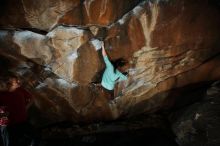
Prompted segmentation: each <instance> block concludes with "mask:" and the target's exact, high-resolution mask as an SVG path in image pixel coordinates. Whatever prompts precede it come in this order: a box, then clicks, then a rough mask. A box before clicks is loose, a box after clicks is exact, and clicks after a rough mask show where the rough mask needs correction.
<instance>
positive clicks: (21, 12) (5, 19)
mask: <svg viewBox="0 0 220 146" xmlns="http://www.w3.org/2000/svg"><path fill="white" fill-rule="evenodd" d="M140 1H141V0H85V1H80V0H40V1H34V0H31V1H30V0H19V1H17V0H8V1H6V0H3V1H2V2H1V3H2V5H1V8H2V9H1V12H2V13H1V14H2V15H1V16H0V26H1V27H4V28H8V27H9V28H11V27H13V28H37V29H41V30H46V31H47V30H51V29H52V28H54V27H55V26H57V25H60V24H65V25H94V24H95V25H109V24H111V23H113V22H114V21H116V20H117V19H118V18H120V17H121V16H122V15H124V14H125V13H127V12H128V11H129V10H131V9H132V8H133V7H134V6H135V5H137V4H138V3H139V2H140ZM15 4H16V6H14V5H15Z"/></svg>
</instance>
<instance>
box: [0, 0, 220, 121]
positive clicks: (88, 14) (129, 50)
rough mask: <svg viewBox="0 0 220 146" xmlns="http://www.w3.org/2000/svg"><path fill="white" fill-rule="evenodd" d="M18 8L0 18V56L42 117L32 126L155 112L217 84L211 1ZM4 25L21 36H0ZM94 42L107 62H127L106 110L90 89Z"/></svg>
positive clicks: (219, 72)
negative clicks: (181, 92)
mask: <svg viewBox="0 0 220 146" xmlns="http://www.w3.org/2000/svg"><path fill="white" fill-rule="evenodd" d="M11 3H13V1H12V0H11V1H7V2H6V1H5V2H4V4H5V6H8V7H5V9H4V12H7V11H12V8H11V7H10V6H11ZM18 5H20V6H22V8H21V7H19V9H18V8H16V7H14V10H18V13H16V15H14V14H11V13H9V14H10V15H9V16H8V19H5V17H6V16H3V15H1V17H0V26H1V28H2V29H1V31H0V49H1V50H0V51H1V56H4V58H6V60H7V59H8V62H9V63H8V66H7V70H11V71H14V72H17V73H19V74H20V75H21V76H22V77H23V78H24V80H25V82H26V83H27V84H26V87H27V88H29V89H30V90H31V91H33V93H34V94H35V95H36V107H35V109H34V108H33V112H34V111H39V112H40V113H41V112H42V114H38V115H39V116H35V117H34V119H35V120H34V121H38V120H39V119H40V121H47V122H45V123H51V122H57V121H63V120H72V121H75V122H79V121H84V122H89V121H96V120H110V119H115V118H118V117H120V116H125V115H126V116H132V115H135V114H139V113H142V112H152V111H157V110H159V109H161V108H163V106H165V104H164V103H165V102H166V101H167V99H168V97H169V96H170V95H171V94H172V92H173V91H175V89H180V88H182V87H185V86H188V85H193V84H197V83H201V84H202V83H203V82H206V81H211V80H216V79H219V78H220V68H219V67H218V64H219V62H220V56H219V52H220V48H219V47H220V43H219V41H218V40H219V38H220V33H219V32H220V28H219V26H220V19H219V18H220V11H219V5H218V3H217V2H216V1H208V0H202V1H200V2H196V1H192V0H183V1H169V0H168V1H163V0H161V1H153V2H149V1H143V2H140V3H139V1H130V0H129V1H119V0H117V1H111V0H104V1H99V0H88V1H87V0H86V1H83V2H80V1H77V0H75V1H68V0H59V1H44V2H41V3H36V2H35V1H25V0H24V1H21V2H19V3H18ZM107 7H108V9H107ZM195 10H196V11H195ZM73 16H74V17H73ZM12 17H16V18H17V19H18V18H20V19H19V21H12V20H14V19H15V18H14V19H11V18H12ZM20 20H22V21H20ZM207 20H208V21H207ZM21 22H23V23H21ZM9 26H10V28H11V27H15V28H23V29H24V28H27V30H8V29H6V30H5V28H8V27H9ZM42 30H44V31H42ZM97 38H104V42H105V46H106V51H107V53H108V55H109V58H110V59H111V60H114V59H118V58H124V59H126V60H127V61H128V62H129V65H128V66H127V67H128V70H127V71H128V73H129V78H128V80H127V81H126V82H124V83H119V85H118V87H119V88H121V87H122V88H121V89H120V91H119V93H120V94H119V97H117V98H116V99H115V100H114V101H115V102H111V103H109V101H108V100H107V98H106V97H105V94H104V93H103V92H102V91H101V90H100V89H99V87H97V86H94V85H93V84H91V83H92V82H98V81H100V79H101V75H102V70H103V69H104V67H105V66H104V62H103V59H102V56H101V51H100V43H99V41H98V40H97ZM2 60H3V59H1V61H2ZM4 60H5V59H4ZM5 67H6V66H3V67H1V70H2V71H1V72H0V73H1V76H4V74H6V72H5V71H4V70H3V68H5ZM121 84H124V85H123V86H125V87H123V86H122V85H121ZM2 86H3V85H2ZM186 92H187V91H186ZM172 104H175V103H172ZM170 106H172V105H170ZM36 123H38V122H36ZM42 123H43V122H42ZM45 123H44V124H45Z"/></svg>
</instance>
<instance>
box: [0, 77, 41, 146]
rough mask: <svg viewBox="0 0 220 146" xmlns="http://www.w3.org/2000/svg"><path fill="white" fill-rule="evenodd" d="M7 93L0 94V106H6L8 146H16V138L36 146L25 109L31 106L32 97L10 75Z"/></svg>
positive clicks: (34, 136)
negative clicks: (23, 137) (26, 139)
mask: <svg viewBox="0 0 220 146" xmlns="http://www.w3.org/2000/svg"><path fill="white" fill-rule="evenodd" d="M7 87H8V88H7V91H3V92H1V93H0V105H2V106H6V107H7V110H8V113H9V116H8V120H9V122H8V127H9V145H10V146H16V145H17V143H16V139H17V137H18V136H23V135H25V136H28V137H30V138H31V145H34V146H35V145H38V143H39V141H38V139H39V138H37V135H36V134H35V130H34V128H33V127H32V126H31V124H29V123H28V120H27V109H28V108H29V106H30V105H31V104H32V101H33V100H32V95H31V94H30V92H28V91H27V90H25V89H24V88H22V87H21V82H20V79H19V78H18V77H17V76H15V75H10V76H9V77H8V79H7Z"/></svg>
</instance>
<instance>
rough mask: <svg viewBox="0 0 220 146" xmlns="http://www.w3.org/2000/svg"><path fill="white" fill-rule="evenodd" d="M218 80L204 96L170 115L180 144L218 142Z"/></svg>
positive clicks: (191, 145)
mask: <svg viewBox="0 0 220 146" xmlns="http://www.w3.org/2000/svg"><path fill="white" fill-rule="evenodd" d="M219 83H220V82H219V81H218V82H216V83H214V84H213V85H212V87H211V88H210V89H208V90H207V95H206V97H205V98H204V99H203V100H202V101H201V102H197V103H195V104H193V105H191V106H189V107H187V108H184V109H183V110H180V111H178V112H176V113H175V114H173V115H172V116H171V117H172V118H171V123H172V129H173V131H174V133H175V134H176V136H177V138H176V141H177V142H178V144H179V145H180V146H201V145H204V146H218V145H219V144H220V136H219V130H220V124H219V122H220V106H219V103H220V98H219V91H220V85H219Z"/></svg>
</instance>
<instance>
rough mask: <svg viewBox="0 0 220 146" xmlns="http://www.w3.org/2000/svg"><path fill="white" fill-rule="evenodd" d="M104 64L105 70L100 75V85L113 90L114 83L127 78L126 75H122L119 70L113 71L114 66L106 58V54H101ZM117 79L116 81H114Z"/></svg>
mask: <svg viewBox="0 0 220 146" xmlns="http://www.w3.org/2000/svg"><path fill="white" fill-rule="evenodd" d="M103 58H104V62H105V65H106V68H105V71H104V73H103V76H102V82H101V84H102V86H103V87H104V88H106V89H108V90H113V89H114V87H115V83H116V82H118V81H123V80H127V76H125V75H123V74H122V73H121V72H120V71H119V70H117V69H116V73H115V72H114V67H113V65H112V64H111V62H110V61H109V59H108V56H103ZM116 80H117V81H116Z"/></svg>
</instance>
